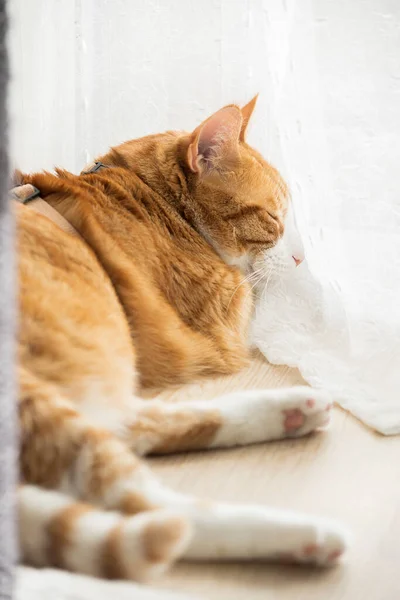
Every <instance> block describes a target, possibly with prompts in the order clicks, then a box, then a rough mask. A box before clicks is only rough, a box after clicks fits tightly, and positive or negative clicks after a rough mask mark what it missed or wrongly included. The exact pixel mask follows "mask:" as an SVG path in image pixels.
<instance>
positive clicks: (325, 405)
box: [279, 386, 333, 437]
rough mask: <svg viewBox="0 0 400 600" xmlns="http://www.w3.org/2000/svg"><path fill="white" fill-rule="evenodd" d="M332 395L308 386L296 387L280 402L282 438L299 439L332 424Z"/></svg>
mask: <svg viewBox="0 0 400 600" xmlns="http://www.w3.org/2000/svg"><path fill="white" fill-rule="evenodd" d="M332 404H333V403H332V399H331V397H330V395H329V394H328V393H327V392H325V391H323V390H315V389H313V388H309V387H306V386H303V387H294V388H291V389H290V390H288V391H287V393H286V394H285V395H284V396H283V397H282V398H281V399H280V400H279V409H280V418H281V427H282V437H299V436H302V435H306V434H308V433H310V432H312V431H315V430H317V429H322V428H325V427H327V426H328V425H329V422H330V413H331V408H332Z"/></svg>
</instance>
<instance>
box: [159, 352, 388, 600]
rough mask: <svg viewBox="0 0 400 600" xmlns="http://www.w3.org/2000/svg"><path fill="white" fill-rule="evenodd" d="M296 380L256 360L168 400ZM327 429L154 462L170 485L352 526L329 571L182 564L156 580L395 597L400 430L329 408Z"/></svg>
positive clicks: (239, 593) (228, 589) (341, 599)
mask: <svg viewBox="0 0 400 600" xmlns="http://www.w3.org/2000/svg"><path fill="white" fill-rule="evenodd" d="M300 382H301V377H300V375H299V374H298V373H297V371H294V370H290V369H288V368H285V367H272V366H270V365H268V364H267V363H266V362H265V361H263V360H262V359H261V358H255V360H254V363H253V365H252V367H251V368H250V369H249V370H248V371H246V372H245V373H242V374H241V375H240V376H238V377H232V378H228V379H227V378H225V379H221V380H218V381H217V382H216V381H215V380H214V381H209V382H207V383H205V384H202V385H201V386H199V385H197V386H188V387H187V388H185V389H181V390H179V391H177V392H176V393H171V392H170V393H169V394H168V396H169V397H171V399H172V400H173V399H174V398H176V397H178V396H180V397H181V398H182V395H183V394H185V396H187V397H189V398H194V397H199V396H201V397H212V396H215V395H218V394H219V393H221V391H223V392H225V391H227V390H235V389H236V390H237V389H241V388H242V389H243V388H255V387H257V388H261V387H278V386H283V385H293V384H298V383H300ZM333 417H334V423H333V425H332V427H331V428H330V429H329V430H328V431H327V432H325V433H320V434H316V435H314V436H311V437H308V438H306V439H299V440H293V441H282V442H275V443H269V444H264V445H258V446H253V447H248V448H240V449H233V450H220V451H211V452H206V453H205V452H204V453H196V454H190V455H181V456H174V457H170V458H160V459H153V460H152V461H151V462H152V466H153V468H154V469H155V470H156V472H157V473H158V474H159V475H160V476H161V477H162V478H163V479H164V480H165V481H166V482H167V483H169V484H170V485H171V486H174V487H175V488H176V489H179V490H182V491H187V492H190V493H192V494H193V493H195V494H198V495H201V496H208V497H210V498H213V499H219V500H224V501H227V500H228V501H231V502H259V503H261V504H270V505H272V506H279V507H284V508H290V509H296V510H301V511H305V512H310V513H315V514H319V515H324V516H330V517H335V518H337V519H340V520H341V521H342V522H343V523H345V524H347V526H348V527H349V528H350V529H351V530H352V532H353V534H354V542H353V544H352V547H351V549H350V551H349V552H348V554H347V556H346V558H345V561H344V562H343V563H342V564H341V565H340V566H338V567H335V568H334V569H330V570H325V571H323V570H317V569H310V568H308V569H305V568H299V567H297V568H296V567H279V566H272V565H265V564H208V565H204V564H203V565H199V564H181V565H179V566H177V567H175V568H174V570H173V571H172V572H171V574H170V575H168V576H167V577H165V578H164V579H163V580H162V581H161V582H160V583H159V587H162V588H164V589H165V588H169V589H173V590H180V591H186V592H189V593H190V594H193V595H195V596H198V597H200V598H204V599H207V600H212V599H215V600H224V599H229V600H236V599H246V600H257V599H258V598H260V599H261V598H262V599H263V600H275V599H276V600H397V599H400V437H396V438H384V437H382V436H379V435H377V434H374V433H373V432H371V431H370V430H368V429H366V428H365V427H364V426H362V425H360V424H359V423H358V422H357V421H356V420H355V419H354V418H353V417H351V416H350V415H347V414H346V413H344V412H343V411H341V410H340V409H335V411H334V414H333Z"/></svg>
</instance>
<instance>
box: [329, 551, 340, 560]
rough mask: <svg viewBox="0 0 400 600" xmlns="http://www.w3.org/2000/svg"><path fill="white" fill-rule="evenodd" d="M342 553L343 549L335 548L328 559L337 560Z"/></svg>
mask: <svg viewBox="0 0 400 600" xmlns="http://www.w3.org/2000/svg"><path fill="white" fill-rule="evenodd" d="M342 554H343V550H334V551H333V552H331V553H330V555H329V556H328V561H329V562H336V561H337V560H338V558H340V557H341V556H342Z"/></svg>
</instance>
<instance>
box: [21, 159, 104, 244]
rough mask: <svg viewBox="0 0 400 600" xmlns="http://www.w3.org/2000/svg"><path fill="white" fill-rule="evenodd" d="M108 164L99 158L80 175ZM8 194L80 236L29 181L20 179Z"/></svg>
mask: <svg viewBox="0 0 400 600" xmlns="http://www.w3.org/2000/svg"><path fill="white" fill-rule="evenodd" d="M109 168H110V166H109V165H105V164H104V163H102V162H100V161H99V160H96V161H94V162H93V163H90V164H89V165H86V167H85V168H84V169H83V171H81V175H88V174H89V173H96V172H97V171H99V170H100V169H109ZM15 177H16V178H17V179H18V178H19V177H20V174H19V173H18V172H17V173H16V175H15ZM10 196H11V198H12V199H13V200H16V201H17V202H19V203H20V204H25V205H28V204H29V208H31V209H33V210H34V211H35V212H37V213H39V214H41V215H44V216H45V217H47V218H48V219H50V221H53V223H55V224H56V225H58V227H60V228H61V229H62V230H63V231H66V232H67V233H72V235H75V236H76V237H81V236H80V234H79V233H78V232H77V230H76V229H75V227H73V225H71V223H70V222H69V221H67V219H65V217H63V216H62V215H61V214H60V213H59V212H58V211H57V210H56V209H55V208H53V207H52V206H51V205H50V204H49V203H48V202H46V200H43V198H41V197H40V190H39V189H38V188H37V187H35V186H34V185H32V184H31V183H25V184H24V183H22V181H21V180H20V182H19V184H18V185H16V186H15V187H13V188H12V190H11V191H10Z"/></svg>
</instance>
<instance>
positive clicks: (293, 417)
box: [283, 408, 304, 431]
mask: <svg viewBox="0 0 400 600" xmlns="http://www.w3.org/2000/svg"><path fill="white" fill-rule="evenodd" d="M283 412H284V415H285V422H284V426H285V431H294V430H296V429H299V427H302V426H303V425H304V414H303V413H302V412H301V410H300V409H298V408H293V409H290V410H284V411H283Z"/></svg>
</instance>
